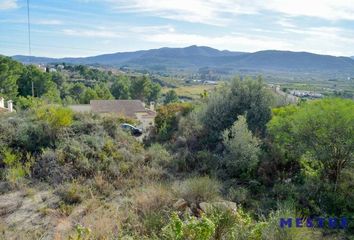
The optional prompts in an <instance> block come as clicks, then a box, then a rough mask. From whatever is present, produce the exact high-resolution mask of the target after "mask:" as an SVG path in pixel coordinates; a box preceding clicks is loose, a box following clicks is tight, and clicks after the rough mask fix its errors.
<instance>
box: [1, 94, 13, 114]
mask: <svg viewBox="0 0 354 240" xmlns="http://www.w3.org/2000/svg"><path fill="white" fill-rule="evenodd" d="M14 111H15V109H14V107H13V103H12V100H8V101H7V107H5V99H4V98H3V97H0V113H5V112H14Z"/></svg>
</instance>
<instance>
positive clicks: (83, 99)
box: [80, 88, 99, 104]
mask: <svg viewBox="0 0 354 240" xmlns="http://www.w3.org/2000/svg"><path fill="white" fill-rule="evenodd" d="M95 99H99V97H98V96H97V93H96V91H95V90H93V89H92V88H86V89H85V91H84V92H83V93H82V94H81V96H80V103H83V104H88V103H90V101H91V100H95Z"/></svg>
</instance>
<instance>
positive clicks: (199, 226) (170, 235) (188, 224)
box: [162, 213, 215, 240]
mask: <svg viewBox="0 0 354 240" xmlns="http://www.w3.org/2000/svg"><path fill="white" fill-rule="evenodd" d="M162 231H163V236H164V237H165V239H175V240H182V239H190V240H209V239H211V237H212V235H213V234H214V232H215V224H214V223H213V222H212V221H211V220H210V219H208V218H207V217H205V216H202V217H201V218H200V219H197V218H195V217H189V218H188V219H187V220H186V221H182V220H181V219H180V218H179V216H178V215H177V213H173V214H172V216H171V219H170V222H169V223H168V225H167V226H165V227H164V228H163V229H162Z"/></svg>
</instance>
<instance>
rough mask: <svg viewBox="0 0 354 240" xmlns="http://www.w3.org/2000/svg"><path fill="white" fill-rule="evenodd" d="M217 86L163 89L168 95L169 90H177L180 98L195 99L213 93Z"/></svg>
mask: <svg viewBox="0 0 354 240" xmlns="http://www.w3.org/2000/svg"><path fill="white" fill-rule="evenodd" d="M215 87H216V86H213V85H192V86H181V87H177V88H163V89H162V93H164V94H165V93H167V92H168V91H169V90H175V91H176V93H177V95H178V96H182V97H190V98H193V99H197V98H200V94H201V93H203V92H204V90H206V91H208V92H209V91H212V90H214V89H215Z"/></svg>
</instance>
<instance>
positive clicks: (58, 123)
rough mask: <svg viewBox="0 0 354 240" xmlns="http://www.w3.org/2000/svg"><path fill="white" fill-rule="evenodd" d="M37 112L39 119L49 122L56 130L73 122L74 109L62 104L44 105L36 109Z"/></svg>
mask: <svg viewBox="0 0 354 240" xmlns="http://www.w3.org/2000/svg"><path fill="white" fill-rule="evenodd" d="M35 114H36V117H37V118H38V119H40V120H43V121H45V122H47V123H48V124H49V125H50V126H51V127H52V128H53V129H55V130H57V129H60V128H62V127H68V126H70V125H71V124H72V122H73V112H72V110H71V109H69V108H64V107H61V106H56V105H48V106H42V107H40V108H38V109H36V110H35Z"/></svg>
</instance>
